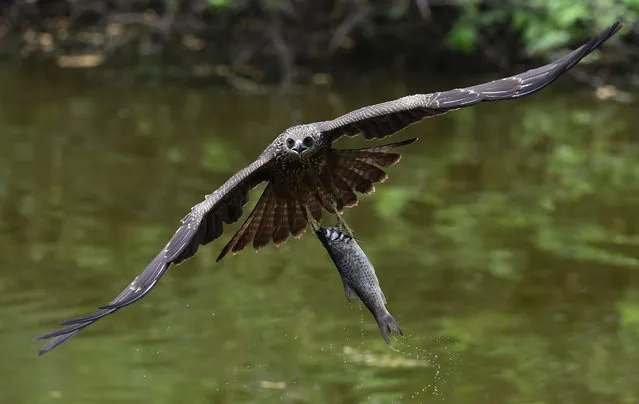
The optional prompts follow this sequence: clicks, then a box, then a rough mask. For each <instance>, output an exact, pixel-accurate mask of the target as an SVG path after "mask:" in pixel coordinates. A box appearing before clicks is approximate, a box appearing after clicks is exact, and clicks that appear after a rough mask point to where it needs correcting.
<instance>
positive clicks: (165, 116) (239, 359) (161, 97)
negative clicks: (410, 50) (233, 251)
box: [0, 69, 639, 404]
mask: <svg viewBox="0 0 639 404" xmlns="http://www.w3.org/2000/svg"><path fill="white" fill-rule="evenodd" d="M451 81H452V82H453V83H454V84H452V85H458V84H466V83H472V82H473V80H470V79H464V82H463V83H461V82H460V81H459V80H449V81H447V83H448V82H451ZM380 82H381V81H380ZM566 83H568V84H566ZM570 84H571V82H570V80H569V79H565V80H563V81H561V82H559V83H557V84H556V85H553V86H552V87H551V88H549V89H548V90H545V91H543V92H542V93H540V94H537V95H535V96H534V97H530V98H525V99H521V100H518V101H513V102H504V103H493V104H488V105H480V106H477V107H474V108H469V109H465V110H460V111H456V112H453V113H450V114H447V115H445V116H442V117H439V118H436V119H432V120H429V121H426V122H423V123H421V124H419V125H416V126H413V127H411V128H409V129H408V130H406V131H405V132H402V133H401V135H400V136H398V137H396V138H395V139H404V138H407V137H410V136H419V137H420V141H419V142H417V143H416V144H413V145H411V146H410V147H407V148H406V149H405V152H404V158H403V160H402V161H401V162H400V163H399V164H398V165H397V166H395V167H393V168H391V169H389V170H388V172H389V174H390V179H389V180H388V181H387V182H386V183H384V184H382V185H378V186H377V191H376V193H375V194H373V195H371V196H363V197H361V198H360V204H359V206H358V207H357V208H356V209H350V210H348V211H347V213H346V219H347V220H348V222H349V224H350V226H351V227H352V228H353V229H354V230H355V232H356V235H357V236H358V237H359V238H360V239H361V240H362V241H361V245H362V247H363V248H364V250H365V251H366V252H367V254H368V255H369V258H370V259H371V260H372V262H373V263H374V265H375V267H376V269H377V273H378V277H379V279H380V282H381V286H382V288H383V290H384V292H385V294H386V296H387V297H388V300H389V305H388V307H389V310H390V311H391V313H392V314H393V315H394V316H395V318H396V319H397V320H398V322H399V324H400V325H401V327H402V329H403V330H404V332H405V333H406V334H407V337H406V338H404V339H398V340H393V341H392V342H391V347H388V346H386V345H385V344H384V343H383V340H382V338H381V336H380V335H379V330H378V329H377V325H376V324H375V322H374V320H373V319H372V317H371V316H370V314H369V313H368V312H367V311H366V310H365V309H363V310H361V309H360V308H358V304H357V303H353V304H351V305H350V306H349V304H348V303H347V302H346V297H345V295H344V292H343V289H342V286H341V282H340V280H339V276H338V274H337V271H336V270H335V268H334V267H332V264H331V261H330V259H329V258H328V256H327V255H326V253H325V252H324V250H323V248H322V247H321V245H320V243H319V242H318V241H317V240H315V239H314V238H313V237H310V236H309V235H308V234H307V235H306V236H304V237H303V238H302V239H300V240H289V241H288V242H287V243H286V244H285V245H284V246H282V247H281V248H279V249H276V248H274V247H273V246H269V247H268V248H266V249H265V250H263V251H262V252H260V253H259V254H255V253H254V252H252V251H251V250H249V249H247V250H245V251H243V252H241V253H240V254H238V255H236V256H228V257H226V258H225V259H224V260H223V261H222V262H221V263H220V264H215V258H216V257H217V254H218V253H219V251H220V249H221V248H222V246H223V245H224V243H225V242H226V241H227V240H228V237H230V235H231V234H232V233H231V232H232V231H234V230H236V229H237V228H238V224H235V225H234V226H231V227H229V228H227V231H226V233H225V236H224V237H222V238H221V239H220V240H218V241H216V242H214V243H212V244H210V245H207V246H206V247H204V248H201V249H200V251H199V252H198V254H197V255H196V257H194V259H192V260H190V261H188V262H187V263H185V264H183V265H181V266H179V267H175V268H172V269H171V270H170V271H169V273H168V274H167V275H166V276H165V278H164V279H163V280H162V281H161V282H160V285H159V286H158V287H157V288H156V289H155V290H154V291H153V292H152V293H151V294H150V295H149V296H148V297H147V298H145V299H144V300H142V301H141V302H139V303H136V304H135V305H134V306H131V307H129V308H127V309H125V310H122V311H120V312H118V313H116V314H115V315H112V316H110V317H107V318H106V319H104V320H101V321H99V322H98V323H96V324H95V325H93V326H91V327H89V328H88V329H86V330H85V331H83V332H81V333H80V334H78V335H77V336H76V337H74V338H73V339H72V340H71V341H69V342H68V343H66V344H64V345H62V346H60V347H59V348H56V349H55V350H54V351H52V352H50V353H48V354H47V355H45V356H43V357H37V355H36V353H37V349H38V348H39V346H40V343H39V342H35V341H34V338H35V337H36V336H37V335H40V334H42V333H44V332H47V331H50V330H52V329H54V328H56V326H57V322H58V321H60V320H64V319H68V318H72V317H75V316H79V315H84V314H89V313H91V312H92V310H93V308H94V307H95V306H98V305H100V304H104V303H106V302H108V301H109V300H111V299H112V298H113V297H114V296H115V295H117V294H118V293H119V292H120V290H121V289H122V288H123V287H124V286H126V285H127V284H128V282H129V281H130V280H131V279H133V277H134V276H135V275H137V274H138V273H139V272H140V271H141V270H142V269H143V268H144V266H145V265H146V264H147V262H148V261H149V260H150V259H151V258H152V257H153V256H154V255H155V254H156V253H157V251H158V250H159V249H160V248H162V246H164V244H165V243H166V241H167V240H168V239H169V238H170V236H171V235H172V234H173V232H174V231H175V229H176V226H177V225H178V223H179V222H178V221H179V219H180V218H181V217H182V216H183V215H184V214H185V213H186V212H188V210H189V208H190V207H191V206H192V205H193V204H195V203H197V202H199V201H200V200H201V199H202V197H203V195H204V194H207V193H210V192H211V191H212V190H213V189H214V188H215V187H216V186H218V185H220V184H221V183H222V182H223V181H224V180H225V179H226V178H227V177H228V176H229V175H231V174H232V173H233V172H234V171H235V170H237V169H238V168H240V167H242V166H244V165H246V164H248V163H249V162H250V161H251V160H252V159H253V158H254V157H255V156H257V154H259V152H261V150H262V149H263V148H264V147H265V145H266V144H267V143H268V142H270V141H271V139H272V138H273V137H274V136H275V135H277V134H278V133H279V131H281V130H282V129H283V128H286V127H287V126H290V125H292V124H295V123H299V122H307V121H313V120H323V119H327V118H330V117H333V116H336V115H339V114H341V113H344V112H347V111H348V110H350V109H353V108H356V107H359V106H362V105H366V104H370V103H372V102H376V101H383V100H387V99H390V98H394V97H399V96H402V95H405V94H408V93H411V92H414V91H415V89H424V90H425V91H429V90H436V89H440V88H441V87H442V84H441V83H440V84H439V85H437V83H434V82H431V83H418V82H417V81H414V82H411V83H410V84H408V83H401V82H395V83H393V82H391V83H388V84H385V85H384V86H378V85H375V86H373V85H371V84H370V83H369V84H366V83H365V84H361V85H356V84H354V85H352V86H350V87H343V88H336V89H333V90H332V91H328V90H317V89H316V90H313V89H307V90H304V91H298V92H296V93H294V94H289V95H282V94H280V95H277V94H271V95H241V94H237V93H235V92H233V91H230V90H226V89H220V88H205V87H201V86H188V85H183V84H162V85H160V84H153V83H145V82H142V81H139V80H133V79H129V78H126V77H121V76H116V77H114V78H111V79H109V78H98V77H87V76H85V75H83V74H80V73H77V72H56V71H43V70H38V71H28V70H23V71H21V72H18V71H16V70H12V69H4V70H2V71H0V88H2V91H0V146H1V147H0V166H1V168H0V209H1V210H0V257H2V258H1V260H2V265H0V346H1V347H2V348H1V349H2V355H1V357H2V360H1V361H0V402H2V403H5V402H6V403H55V402H66V403H138V402H152V403H175V402H188V403H193V404H196V403H267V402H284V403H307V402H308V403H360V402H367V403H412V402H424V403H429V402H448V403H469V404H470V403H472V404H474V403H586V404H591V403H634V402H637V400H639V387H638V386H637V383H636V382H637V380H638V377H639V283H638V281H639V253H638V252H637V245H638V244H639V226H638V225H637V223H639V222H638V220H637V219H638V215H637V213H636V212H637V209H636V207H637V205H638V203H639V197H638V195H639V141H638V140H637V138H636V135H637V133H636V128H637V127H638V126H639V116H638V115H637V114H636V110H637V107H639V105H638V104H636V103H635V104H626V105H624V104H617V103H612V102H601V101H597V100H595V99H594V98H593V97H592V96H591V94H590V92H589V91H588V90H587V89H584V88H583V87H578V88H577V89H575V88H574V86H571V85H570ZM447 86H448V85H447ZM363 143H365V142H364V141H363V140H361V139H359V140H356V139H354V140H351V139H349V140H348V141H347V142H344V144H345V145H347V146H352V145H361V144H363ZM258 192H259V190H254V192H253V194H252V196H253V199H252V200H253V201H255V199H256V198H255V197H256V196H257V195H258ZM325 223H327V224H333V221H332V220H326V218H325Z"/></svg>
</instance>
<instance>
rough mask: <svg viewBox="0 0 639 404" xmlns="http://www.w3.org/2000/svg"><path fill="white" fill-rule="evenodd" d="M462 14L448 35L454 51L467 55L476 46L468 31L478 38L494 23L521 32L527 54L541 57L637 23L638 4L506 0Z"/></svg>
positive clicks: (634, 0)
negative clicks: (613, 28) (609, 29)
mask: <svg viewBox="0 0 639 404" xmlns="http://www.w3.org/2000/svg"><path fill="white" fill-rule="evenodd" d="M461 11H462V12H461V15H460V17H459V19H458V21H457V22H456V23H455V25H454V26H453V28H452V29H451V31H450V32H449V36H448V38H449V42H450V43H451V45H453V46H454V47H455V48H456V49H458V50H460V51H462V52H468V51H469V50H472V49H473V47H474V46H477V43H476V41H472V40H471V38H472V37H471V35H470V34H469V33H470V32H475V33H478V35H481V33H483V32H484V30H489V29H490V28H491V27H492V26H494V25H495V24H510V25H511V26H512V27H513V29H514V30H515V31H517V32H520V33H521V37H522V39H523V41H524V43H525V45H526V48H527V51H528V53H529V54H543V53H546V52H548V51H551V50H554V49H557V48H561V47H564V46H566V45H568V44H571V43H573V42H575V41H578V40H581V39H583V37H584V36H585V35H592V34H594V33H596V32H598V31H599V30H601V29H602V28H603V27H606V26H608V25H610V24H611V23H613V22H614V21H616V20H618V19H620V18H621V19H623V20H625V21H629V22H632V21H636V19H637V17H638V16H639V1H637V0H624V1H621V2H618V1H613V0H601V1H596V2H585V1H584V2H576V1H572V0H556V1H542V0H537V1H532V2H529V3H528V4H526V5H525V6H524V5H523V3H522V2H520V1H518V0H505V1H502V2H493V3H490V5H488V6H487V7H485V8H484V9H482V11H481V12H478V11H477V7H476V4H475V2H469V3H467V4H466V5H465V6H464V7H462V8H461ZM582 26H583V27H585V29H586V31H585V32H584V31H583V29H582V28H581V27H582Z"/></svg>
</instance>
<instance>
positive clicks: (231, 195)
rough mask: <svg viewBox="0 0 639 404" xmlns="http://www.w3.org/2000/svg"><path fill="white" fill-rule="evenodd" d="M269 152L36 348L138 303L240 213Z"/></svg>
mask: <svg viewBox="0 0 639 404" xmlns="http://www.w3.org/2000/svg"><path fill="white" fill-rule="evenodd" d="M271 157H272V155H271V154H270V153H269V149H268V148H267V149H266V150H265V152H264V153H262V154H261V155H260V158H258V160H256V161H254V162H253V163H252V164H250V165H249V166H247V167H245V168H244V169H242V170H240V171H238V172H237V173H235V174H234V175H233V176H231V178H229V179H228V181H226V182H225V183H224V184H223V185H222V186H221V187H220V188H218V189H217V190H215V192H213V193H212V194H210V195H207V196H206V198H205V199H204V201H203V202H201V203H199V204H198V205H196V206H194V207H193V208H192V209H191V212H190V213H189V214H188V215H186V216H185V217H184V218H183V219H182V225H181V226H180V227H179V228H178V229H177V231H176V232H175V234H174V235H173V237H172V238H171V240H169V242H168V243H167V244H166V246H165V248H164V249H163V250H162V251H161V252H160V253H159V254H158V255H156V256H155V258H153V260H152V261H151V262H150V263H149V264H148V265H147V267H146V268H145V269H144V271H142V273H140V275H138V276H137V277H136V278H135V279H134V280H133V282H131V283H130V284H129V285H128V286H127V288H126V289H124V290H123V291H122V292H121V293H120V294H119V295H118V296H117V297H116V298H115V299H113V300H112V301H111V302H110V303H108V304H107V305H104V306H102V307H99V309H100V310H99V311H97V312H95V313H93V314H91V315H89V316H85V317H80V318H76V319H72V320H67V321H64V322H62V325H65V326H66V327H63V328H60V329H58V330H55V331H52V332H49V333H47V334H44V335H41V336H40V337H38V340H43V339H50V340H49V341H48V342H47V343H45V344H44V345H43V346H42V348H41V349H40V351H39V354H40V355H43V354H45V353H46V352H48V351H50V350H51V349H53V348H55V347H57V346H58V345H60V344H62V343H64V342H66V341H67V340H69V339H70V338H71V337H73V336H74V335H75V334H77V333H78V332H80V331H81V330H82V329H84V328H85V327H87V326H89V325H91V324H93V323H95V322H96V321H98V320H99V319H101V318H102V317H104V316H107V315H109V314H112V313H114V312H116V311H117V310H119V309H121V308H123V307H125V306H128V305H130V304H132V303H135V302H137V301H138V300H140V299H142V298H143V297H144V296H146V295H147V294H148V293H149V292H150V291H151V289H153V287H154V286H155V285H156V284H157V282H158V281H159V280H160V278H161V277H162V276H163V275H164V274H165V273H166V271H167V270H168V269H169V267H170V266H171V264H179V263H180V262H182V261H184V260H185V259H187V258H189V257H191V256H192V255H193V254H195V252H196V251H197V249H198V247H199V246H200V245H204V244H207V243H209V242H211V241H213V240H215V239H217V238H218V237H219V236H220V235H221V234H222V231H223V223H227V224H228V223H233V222H235V221H237V220H238V219H239V218H240V217H241V216H242V207H243V206H244V205H245V204H246V203H247V202H248V192H249V190H250V189H252V188H254V187H255V186H257V185H258V184H259V183H261V182H263V181H266V180H268V179H269V176H270V170H269V168H270V161H271Z"/></svg>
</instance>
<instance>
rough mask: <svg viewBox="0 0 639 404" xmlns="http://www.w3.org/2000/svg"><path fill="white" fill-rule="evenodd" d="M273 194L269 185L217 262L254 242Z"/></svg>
mask: <svg viewBox="0 0 639 404" xmlns="http://www.w3.org/2000/svg"><path fill="white" fill-rule="evenodd" d="M272 194H273V189H272V188H271V185H270V184H269V185H268V186H267V187H266V189H265V190H264V192H263V193H262V196H261V197H260V199H259V201H258V202H257V204H256V205H255V208H254V209H253V211H252V212H251V214H250V215H249V216H248V217H247V218H246V220H245V221H244V223H243V224H242V227H240V230H238V231H237V233H235V235H234V236H233V237H232V238H231V240H229V242H228V243H227V244H226V245H225V246H224V248H222V251H221V252H220V255H218V257H217V260H216V262H217V261H220V260H221V259H222V258H224V256H225V255H226V254H228V253H229V251H232V252H234V253H235V252H238V251H240V250H242V249H243V248H244V247H245V246H246V245H247V244H248V243H250V242H251V240H253V237H255V234H256V232H257V230H258V228H259V226H260V221H261V219H262V215H263V212H264V208H265V205H266V203H267V201H268V200H269V199H270V198H271V196H272Z"/></svg>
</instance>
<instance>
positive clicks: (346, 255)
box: [314, 226, 404, 344]
mask: <svg viewBox="0 0 639 404" xmlns="http://www.w3.org/2000/svg"><path fill="white" fill-rule="evenodd" d="M314 230H315V235H316V236H317V238H318V239H319V240H320V241H321V242H322V245H323V246H324V248H325V249H326V251H327V252H328V255H329V256H330V257H331V259H332V260H333V263H334V264H335V266H336V267H337V270H338V271H339V274H340V276H341V277H342V283H343V285H344V291H345V292H346V298H347V299H348V301H349V302H350V301H351V300H352V299H355V298H359V299H360V300H361V301H362V303H364V305H365V306H366V308H367V309H368V310H369V311H370V312H371V314H372V315H373V317H374V318H375V321H377V325H378V326H379V329H380V331H381V333H382V337H384V341H385V342H386V343H387V344H390V338H389V337H390V335H391V334H392V332H393V331H395V333H397V334H398V335H400V336H403V335H404V333H403V332H402V329H401V328H400V327H399V324H397V321H395V318H394V317H393V316H392V315H391V314H390V313H389V312H388V310H387V309H386V304H387V302H386V296H384V292H382V289H381V287H380V286H379V280H378V279H377V275H376V274H375V268H374V267H373V264H371V262H370V261H369V259H368V257H367V256H366V254H365V253H364V250H362V248H361V247H360V246H359V244H358V243H357V240H356V239H355V238H354V237H353V236H352V235H350V234H349V233H346V232H343V231H341V230H339V229H338V228H337V227H320V226H317V227H315V228H314Z"/></svg>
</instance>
